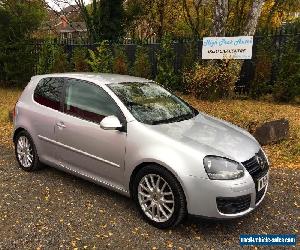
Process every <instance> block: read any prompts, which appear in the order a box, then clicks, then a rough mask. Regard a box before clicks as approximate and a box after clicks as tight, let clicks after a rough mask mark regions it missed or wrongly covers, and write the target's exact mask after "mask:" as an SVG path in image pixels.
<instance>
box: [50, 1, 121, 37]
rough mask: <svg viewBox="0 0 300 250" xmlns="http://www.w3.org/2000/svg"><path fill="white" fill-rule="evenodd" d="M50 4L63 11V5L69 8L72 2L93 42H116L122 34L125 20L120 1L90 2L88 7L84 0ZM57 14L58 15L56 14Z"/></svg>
mask: <svg viewBox="0 0 300 250" xmlns="http://www.w3.org/2000/svg"><path fill="white" fill-rule="evenodd" d="M52 2H54V3H55V4H56V6H57V7H59V8H60V10H63V6H64V5H65V4H69V5H70V6H71V5H72V2H74V3H75V4H76V5H77V6H78V8H79V9H80V12H81V15H82V18H83V20H84V21H85V23H86V26H87V29H88V33H89V36H90V37H91V38H92V39H93V41H94V42H101V41H103V40H117V39H119V38H121V37H122V36H123V34H124V22H125V20H126V19H125V11H124V6H123V1H122V0H92V2H91V4H89V5H86V4H85V1H84V0H74V1H72V0H52ZM48 6H49V5H48ZM49 7H50V6H49ZM57 14H58V15H59V13H58V12H57Z"/></svg>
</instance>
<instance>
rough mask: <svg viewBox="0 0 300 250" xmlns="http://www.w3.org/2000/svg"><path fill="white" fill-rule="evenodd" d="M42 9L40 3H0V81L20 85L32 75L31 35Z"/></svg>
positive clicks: (8, 0) (18, 0)
mask: <svg viewBox="0 0 300 250" xmlns="http://www.w3.org/2000/svg"><path fill="white" fill-rule="evenodd" d="M44 16H45V9H44V6H43V3H42V1H40V0H31V1H29V0H27V1H24V0H3V1H0V75H1V79H0V80H6V81H16V82H21V83H24V82H25V81H27V80H28V79H29V78H30V77H31V75H32V74H33V73H34V72H33V71H34V63H35V57H34V53H33V49H34V48H33V46H30V45H29V44H30V40H31V36H32V34H33V33H34V31H36V30H37V29H38V27H39V26H40V24H41V22H42V20H43V18H44Z"/></svg>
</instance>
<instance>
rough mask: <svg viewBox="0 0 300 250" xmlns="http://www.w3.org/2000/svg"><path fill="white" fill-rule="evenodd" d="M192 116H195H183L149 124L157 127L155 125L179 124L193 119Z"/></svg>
mask: <svg viewBox="0 0 300 250" xmlns="http://www.w3.org/2000/svg"><path fill="white" fill-rule="evenodd" d="M194 116H195V115H194V114H185V115H180V116H175V117H172V118H168V119H163V120H158V121H153V122H152V123H151V124H152V125H157V124H162V123H172V122H180V121H184V120H189V119H191V118H193V117H194Z"/></svg>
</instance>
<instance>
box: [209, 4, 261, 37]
mask: <svg viewBox="0 0 300 250" xmlns="http://www.w3.org/2000/svg"><path fill="white" fill-rule="evenodd" d="M228 1H229V0H215V11H214V24H213V35H215V36H224V35H225V33H226V26H227V25H226V24H227V19H228V14H229V7H228V6H229V2H228ZM235 1H236V6H239V3H240V1H239V0H235ZM264 2H265V0H253V2H252V5H251V7H250V8H249V10H248V14H246V18H245V22H242V20H240V23H239V24H238V25H242V27H243V28H241V29H238V30H239V31H240V32H239V33H241V34H243V35H248V36H253V35H254V34H255V31H256V28H257V25H258V21H259V17H260V14H261V11H262V7H263V4H264ZM230 3H232V2H230ZM247 3H248V1H247V2H246V1H244V2H243V4H244V5H242V6H243V8H242V10H243V11H244V6H245V4H247ZM235 11H238V10H235ZM233 18H236V16H233Z"/></svg>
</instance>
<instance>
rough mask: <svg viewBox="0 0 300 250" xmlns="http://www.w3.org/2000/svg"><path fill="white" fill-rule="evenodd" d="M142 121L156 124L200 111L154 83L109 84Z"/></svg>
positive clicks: (184, 117)
mask: <svg viewBox="0 0 300 250" xmlns="http://www.w3.org/2000/svg"><path fill="white" fill-rule="evenodd" d="M108 86H109V87H110V88H111V90H112V91H113V92H114V93H115V94H116V95H117V96H118V97H119V98H120V99H121V101H122V102H123V103H124V104H125V106H126V107H127V108H128V110H129V111H130V112H131V113H132V115H133V116H134V117H135V118H136V119H137V120H138V121H140V122H143V123H146V124H151V125H156V124H161V123H171V122H178V121H182V120H188V119H191V118H192V117H194V116H196V115H197V114H198V111H197V110H195V109H194V108H192V107H191V106H189V105H188V104H187V103H185V102H184V101H182V100H181V99H180V98H178V97H177V96H175V95H173V94H171V93H170V92H168V91H167V90H165V89H164V88H162V87H160V86H159V85H157V84H154V83H147V82H129V83H112V84H109V85H108Z"/></svg>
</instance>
